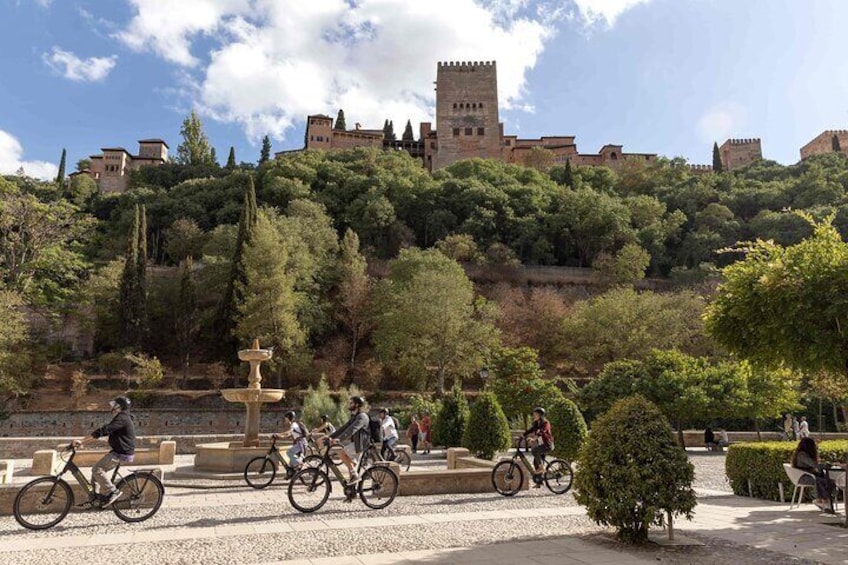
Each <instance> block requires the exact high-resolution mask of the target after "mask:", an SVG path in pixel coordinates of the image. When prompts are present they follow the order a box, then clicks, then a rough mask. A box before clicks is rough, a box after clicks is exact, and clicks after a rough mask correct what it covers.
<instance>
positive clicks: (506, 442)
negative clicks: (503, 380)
mask: <svg viewBox="0 0 848 565" xmlns="http://www.w3.org/2000/svg"><path fill="white" fill-rule="evenodd" d="M462 445H463V446H464V447H467V448H468V450H469V451H471V453H473V454H474V455H476V456H477V457H481V458H483V459H494V457H495V454H496V453H497V452H499V451H503V450H504V449H507V448H509V446H510V434H509V422H507V421H506V416H505V415H504V411H503V409H502V408H501V405H500V404H498V398H497V397H496V396H495V395H494V394H493V393H491V392H484V393H483V394H481V395H480V396H478V397H477V400H475V401H474V404H472V405H471V413H470V414H469V415H468V423H467V424H466V426H465V435H463V437H462Z"/></svg>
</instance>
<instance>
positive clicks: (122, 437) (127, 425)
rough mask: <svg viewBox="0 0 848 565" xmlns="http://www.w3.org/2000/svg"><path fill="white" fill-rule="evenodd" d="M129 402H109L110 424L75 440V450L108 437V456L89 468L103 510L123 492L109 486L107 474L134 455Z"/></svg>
mask: <svg viewBox="0 0 848 565" xmlns="http://www.w3.org/2000/svg"><path fill="white" fill-rule="evenodd" d="M130 404H131V402H130V399H129V398H127V397H126V396H118V397H116V398H113V399H112V400H110V401H109V409H110V411H111V414H112V421H111V422H109V423H108V424H106V425H105V426H102V427H100V428H97V429H96V430H94V431H93V432H91V434H90V435H89V436H87V437H84V438H82V439H78V440H75V441H74V446H75V447H80V446H83V445H86V444H88V443H91V442H93V441H96V440H97V439H99V438H101V437H104V436H108V438H109V447H110V448H111V449H110V451H109V453H107V454H106V455H104V456H103V457H102V458H101V459H100V461H98V462H97V463H95V464H94V467H92V468H91V482H92V483H93V484H95V485H97V487H98V489H99V494H100V501H101V503H102V506H103V508H106V507H107V506H110V505H111V504H112V503H114V502H115V501H116V500H118V499H119V498H121V496H122V493H121V491H119V490H118V488H117V487H116V486H115V485H114V484H112V480H111V479H110V478H109V475H108V472H109V471H111V470H112V469H114V468H115V467H117V466H118V465H119V464H121V463H132V460H133V458H134V456H135V426H134V425H133V420H132V417H131V416H130Z"/></svg>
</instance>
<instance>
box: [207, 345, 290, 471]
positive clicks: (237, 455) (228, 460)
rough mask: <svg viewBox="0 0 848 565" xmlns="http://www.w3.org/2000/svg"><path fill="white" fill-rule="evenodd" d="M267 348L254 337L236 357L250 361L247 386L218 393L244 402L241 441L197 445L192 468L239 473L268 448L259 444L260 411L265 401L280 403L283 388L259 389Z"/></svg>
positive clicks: (268, 355)
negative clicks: (242, 439) (261, 369)
mask: <svg viewBox="0 0 848 565" xmlns="http://www.w3.org/2000/svg"><path fill="white" fill-rule="evenodd" d="M272 355H273V352H272V351H271V350H270V349H262V348H260V347H259V340H258V339H255V340H253V346H252V347H251V348H250V349H242V350H241V351H239V352H238V357H239V359H241V360H242V361H247V362H248V363H250V374H249V375H248V377H247V380H248V384H247V388H228V389H223V390H222V391H221V394H222V395H223V397H224V399H225V400H226V401H227V402H243V403H244V405H245V408H246V417H245V424H244V441H243V442H226V443H207V444H203V445H198V446H197V454H196V455H195V457H194V468H195V469H196V470H198V471H207V472H217V473H221V472H223V473H240V472H242V471H244V466H245V465H246V464H247V462H248V461H249V460H250V459H252V458H253V457H256V456H257V455H261V454H264V453H265V452H266V451H267V447H262V448H260V447H259V422H260V419H259V414H260V409H261V407H262V404H263V403H265V402H279V401H280V400H281V399H282V398H283V395H285V391H284V390H282V389H274V388H265V389H263V388H262V373H260V371H259V366H260V365H261V364H262V362H263V361H268V360H269V359H271V357H272Z"/></svg>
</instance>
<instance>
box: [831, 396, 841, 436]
mask: <svg viewBox="0 0 848 565" xmlns="http://www.w3.org/2000/svg"><path fill="white" fill-rule="evenodd" d="M830 407H831V408H832V409H833V427H834V428H836V431H837V432H838V431H839V411H838V410H837V409H836V401H835V400H831V401H830Z"/></svg>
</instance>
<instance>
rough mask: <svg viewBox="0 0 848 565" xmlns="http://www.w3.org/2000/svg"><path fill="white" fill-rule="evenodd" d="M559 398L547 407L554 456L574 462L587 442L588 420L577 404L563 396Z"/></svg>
mask: <svg viewBox="0 0 848 565" xmlns="http://www.w3.org/2000/svg"><path fill="white" fill-rule="evenodd" d="M558 396H559V398H557V399H556V400H554V401H553V402H551V403H550V404H549V405H548V407H547V413H548V420H550V422H551V431H552V432H553V435H554V451H553V456H554V457H562V458H563V459H566V460H568V461H574V460H575V459H577V453H578V452H579V451H580V448H581V447H583V444H584V443H585V442H586V435H587V434H588V432H587V429H586V420H584V419H583V414H581V413H580V410H579V409H578V408H577V405H576V404H574V403H573V402H572V401H570V400H569V399H567V398H565V397H564V396H562V395H561V394H560V395H558Z"/></svg>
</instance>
